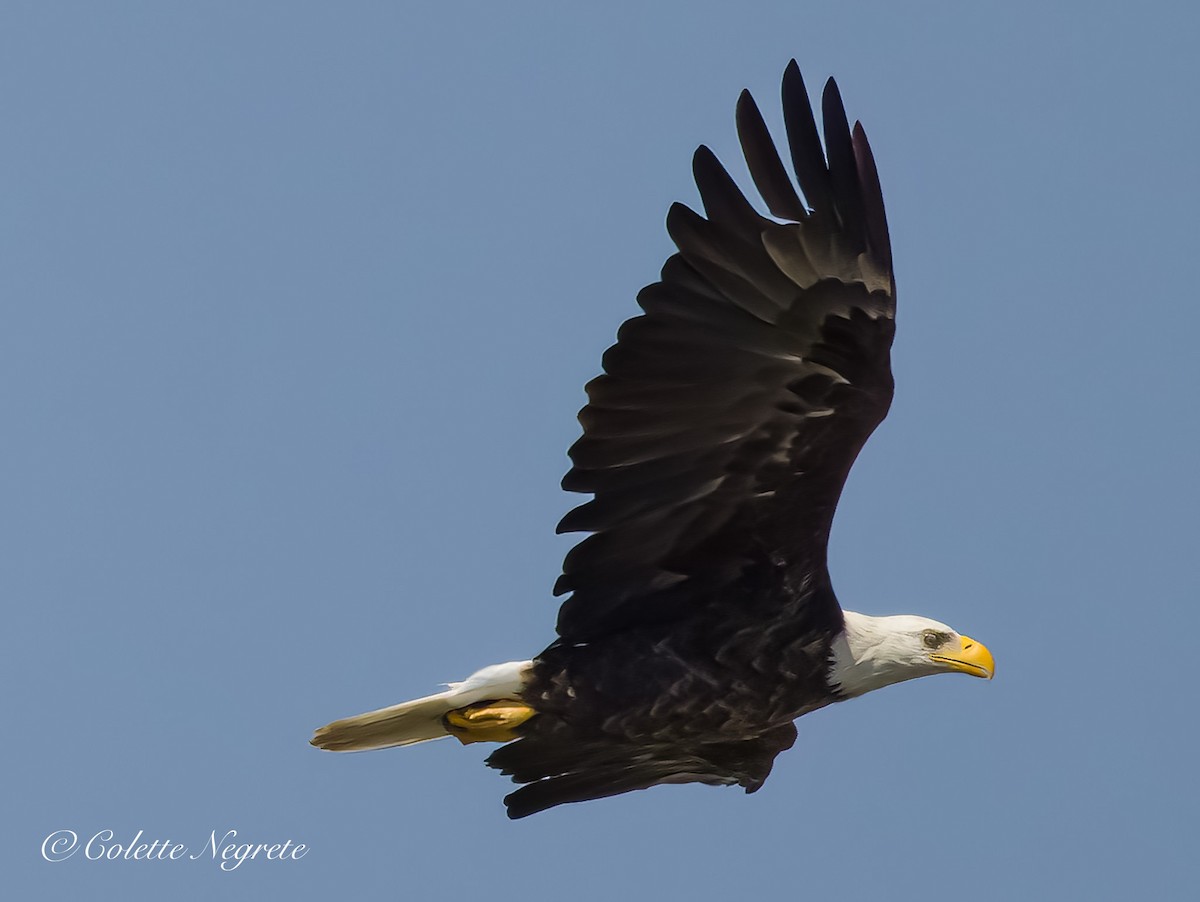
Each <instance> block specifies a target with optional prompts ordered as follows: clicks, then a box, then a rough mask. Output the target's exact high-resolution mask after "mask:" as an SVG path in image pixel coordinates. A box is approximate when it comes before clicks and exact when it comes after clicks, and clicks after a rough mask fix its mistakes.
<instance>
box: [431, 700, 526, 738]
mask: <svg viewBox="0 0 1200 902" xmlns="http://www.w3.org/2000/svg"><path fill="white" fill-rule="evenodd" d="M535 714H537V711H535V710H534V709H533V708H531V707H529V705H527V704H525V703H524V702H518V701H512V700H510V699H509V700H503V701H497V702H484V703H483V704H481V705H468V706H467V707H465V708H457V709H455V710H454V711H449V712H447V714H446V716H445V718H443V721H444V723H445V724H446V730H447V731H448V732H449V733H450V735H451V736H453V737H454V738H455V739H457V740H458V741H459V742H461V743H462V744H463V745H469V744H470V743H472V742H511V741H512V740H513V739H516V738H517V735H518V734H517V732H516V728H517V727H519V726H520V725H521V724H523V723H525V721H527V720H529V718H531V717H533V716H534V715H535Z"/></svg>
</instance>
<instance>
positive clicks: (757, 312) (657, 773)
mask: <svg viewBox="0 0 1200 902" xmlns="http://www.w3.org/2000/svg"><path fill="white" fill-rule="evenodd" d="M821 110H822V117H823V120H824V133H825V147H824V150H822V146H821V140H820V138H819V137H818V135H817V127H816V122H815V120H814V117H813V112H812V108H811V106H810V105H809V100H808V92H807V90H806V89H805V87H804V81H803V79H802V78H801V76H800V70H799V68H798V67H797V66H796V63H795V61H794V60H793V61H792V62H791V64H790V65H789V66H788V67H787V69H786V71H785V72H784V76H783V114H784V123H785V127H786V131H787V143H788V150H789V156H790V159H791V168H792V172H793V173H794V175H795V181H796V184H798V186H799V189H800V193H798V192H797V190H796V185H794V184H793V182H792V179H791V178H790V177H789V175H788V172H787V169H786V167H785V166H784V164H783V163H782V162H781V160H780V156H779V154H778V152H777V151H776V149H775V146H774V143H773V142H772V140H771V137H770V134H769V132H768V131H767V127H766V125H765V123H764V122H763V118H762V115H761V114H760V112H759V110H758V107H757V106H756V105H755V102H754V100H753V99H752V98H751V96H750V94H749V93H748V92H745V91H744V92H743V93H742V95H741V97H740V99H739V100H738V105H737V129H738V136H739V139H740V141H741V146H742V149H743V152H744V154H745V157H746V163H747V165H748V167H749V170H750V175H751V177H752V178H753V180H754V184H755V186H756V187H757V188H758V192H759V194H761V195H762V199H763V201H764V202H765V204H766V207H767V210H768V211H769V212H770V214H771V216H770V218H768V217H766V216H763V215H762V214H760V213H759V212H758V211H757V210H755V208H754V207H753V206H752V205H751V204H750V203H749V202H748V201H747V200H746V198H745V196H743V194H742V193H741V191H739V190H738V188H737V186H736V185H735V184H734V182H733V180H732V179H731V178H730V176H729V174H728V173H727V172H726V171H725V169H724V168H723V167H722V166H721V164H720V163H719V162H718V161H717V158H716V157H715V156H714V155H713V153H712V152H711V151H710V150H709V149H708V148H707V147H704V146H701V147H700V148H699V149H698V150H697V151H696V154H695V157H694V159H693V169H694V172H695V178H696V185H697V186H698V188H699V191H700V197H701V200H702V201H703V204H704V215H703V216H701V215H700V214H698V213H696V212H694V211H693V210H691V209H689V208H688V207H685V206H683V205H682V204H675V205H674V206H673V207H672V208H671V210H670V212H669V214H668V215H667V230H668V232H669V233H670V235H671V238H672V239H673V240H674V242H675V244H676V246H677V247H678V248H679V253H677V254H675V255H673V256H672V257H671V258H670V259H668V260H667V262H666V265H665V266H664V267H663V269H662V277H661V280H660V281H658V282H655V283H654V284H652V285H649V286H647V287H646V288H644V289H643V290H642V291H641V292H640V293H639V295H638V298H637V300H638V304H639V305H640V306H641V308H642V310H643V311H645V312H644V313H643V314H641V315H639V316H636V317H634V318H632V319H630V320H629V321H628V322H626V323H625V324H624V325H623V326H622V327H621V329H620V331H619V333H618V335H617V343H616V344H615V345H613V346H612V347H611V348H610V349H609V350H608V351H607V352H606V353H605V355H604V374H603V375H601V376H599V377H597V378H596V379H595V380H593V381H592V382H590V383H589V384H588V386H587V395H588V403H587V405H586V406H585V407H584V408H583V410H582V411H580V413H579V420H580V423H581V424H582V425H583V436H582V437H581V438H580V439H579V440H578V441H577V442H576V443H575V445H574V446H573V447H572V448H571V450H570V457H571V463H572V467H571V469H570V471H569V472H568V473H567V475H566V477H565V478H564V480H563V488H564V489H566V490H567V491H571V492H582V493H586V494H591V495H592V496H594V497H593V498H592V500H590V501H588V502H587V503H585V504H581V505H580V506H579V507H576V508H575V509H574V510H572V511H571V512H570V513H568V514H567V515H566V516H565V517H564V518H563V520H562V522H561V523H560V524H559V526H558V529H559V532H586V533H590V535H589V536H587V537H586V538H584V539H583V540H581V541H580V542H579V543H578V544H577V545H576V546H575V547H574V548H573V549H572V550H571V552H570V553H569V554H568V555H567V557H566V560H565V561H564V563H563V572H562V576H561V577H559V579H558V582H557V584H556V585H555V589H554V592H555V594H556V595H564V594H567V593H570V597H569V598H568V599H567V600H566V601H565V602H564V603H563V604H562V607H561V608H560V610H559V614H558V638H557V639H556V640H555V641H554V642H553V643H551V645H550V646H549V647H548V648H547V649H546V650H545V651H543V652H541V654H539V655H538V656H537V657H535V658H534V659H533V660H531V661H516V662H510V663H507V664H497V665H493V666H491V667H485V668H484V669H482V670H480V671H479V672H478V673H475V674H474V675H472V676H470V677H468V678H467V679H466V680H465V681H463V682H461V683H451V684H450V686H449V689H448V690H447V691H445V692H440V693H438V694H436V695H431V696H428V697H426V698H421V699H417V700H415V701H410V702H405V703H403V704H399V705H393V706H392V707H390V708H383V709H381V710H378V711H371V712H369V713H366V714H360V715H358V716H357V717H350V718H346V719H345V720H339V721H335V722H334V723H331V724H329V725H328V726H325V727H322V728H321V729H319V730H317V732H316V735H315V736H314V737H313V739H312V743H313V745H316V746H318V747H320V748H324V749H332V750H335V751H357V750H363V749H377V748H386V747H388V746H402V745H411V744H413V743H417V742H424V741H426V740H429V739H437V738H440V737H443V736H447V735H449V736H455V737H457V738H458V739H459V740H461V741H462V742H464V743H468V742H479V741H492V742H501V743H505V745H503V746H501V747H500V748H499V749H497V750H496V751H495V752H493V753H492V755H491V756H490V757H489V758H488V759H487V764H488V765H489V766H490V767H493V768H496V769H498V770H500V771H502V772H503V773H505V774H508V775H511V777H512V778H513V780H514V781H515V782H517V783H520V784H524V785H523V786H522V787H521V788H519V789H517V790H516V791H515V792H513V793H511V794H510V795H509V796H508V797H507V798H505V800H504V801H505V804H506V806H507V808H508V815H509V817H513V818H519V817H525V816H526V815H530V814H534V813H536V812H538V811H544V810H545V809H547V808H551V807H553V806H555V805H561V804H563V803H565V802H581V801H586V800H589V799H597V798H603V797H606V796H612V795H618V794H620V793H624V792H629V791H631V790H635V789H646V788H648V787H651V786H656V785H658V784H662V783H691V782H700V783H707V784H710V785H733V784H737V785H740V786H743V787H745V789H746V790H747V792H753V791H755V790H756V789H758V788H759V787H760V786H762V784H763V782H764V781H765V780H766V778H767V775H768V774H769V773H770V771H771V766H772V764H773V763H774V760H775V757H776V756H777V755H778V754H779V753H780V752H782V751H783V750H784V749H787V748H790V747H791V745H792V744H793V742H795V739H796V727H795V725H794V723H793V721H795V719H796V718H798V717H800V716H801V715H803V714H807V713H809V712H810V711H815V710H817V709H818V708H822V707H824V706H825V705H828V704H830V703H831V702H837V701H843V700H845V699H848V698H853V697H855V696H857V695H862V694H863V693H864V692H870V691H871V690H873V689H879V688H881V687H883V686H887V685H890V684H892V683H898V682H901V681H902V680H909V679H912V678H914V677H920V676H927V675H929V674H934V673H967V674H970V675H972V676H978V677H985V678H988V679H990V678H991V676H992V672H993V666H994V665H993V662H992V655H991V653H990V652H989V651H988V650H987V649H986V648H985V647H984V646H983V645H981V644H980V643H978V642H976V641H974V640H973V639H970V638H968V637H967V636H963V635H961V634H959V633H957V632H955V631H954V630H953V629H951V628H950V627H948V626H946V625H945V624H943V623H938V622H937V621H934V620H929V619H927V618H924V617H916V616H907V615H904V616H890V617H873V616H870V615H867V614H857V613H854V612H853V611H844V610H842V608H841V607H840V606H839V605H838V601H837V597H836V596H835V595H834V592H833V587H832V585H831V584H830V578H829V571H828V568H827V565H826V546H827V543H828V540H829V529H830V524H831V523H832V520H833V514H834V509H835V508H836V507H837V502H838V496H839V495H840V494H841V491H842V486H843V484H844V483H845V480H846V475H847V474H848V473H849V472H850V467H851V465H852V464H853V463H854V459H855V457H857V456H858V452H859V450H860V449H861V448H862V446H863V444H864V442H866V440H867V437H868V436H869V435H870V434H871V432H872V431H873V430H874V429H875V427H876V426H877V425H879V423H880V421H881V420H883V418H884V416H885V415H886V414H887V411H888V407H889V405H890V404H891V400H892V373H891V364H890V348H891V344H892V336H893V334H894V332H895V311H896V288H895V280H894V278H893V275H892V252H891V245H890V241H889V238H888V229H887V221H886V219H885V216H884V210H883V196H882V194H881V192H880V187H879V177H878V175H877V173H876V169H875V161H874V159H873V157H872V155H871V148H870V146H869V145H868V144H867V136H866V134H865V132H864V131H863V129H862V126H861V125H859V124H858V123H855V125H854V128H853V130H852V129H851V128H850V125H849V123H848V122H847V120H846V113H845V110H844V109H843V107H842V100H841V96H840V94H839V93H838V89H837V85H836V83H835V82H834V81H833V79H830V80H829V82H828V83H827V84H826V85H825V91H824V95H823V97H822V101H821ZM801 194H802V195H803V200H802V199H801Z"/></svg>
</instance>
